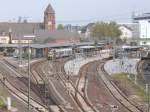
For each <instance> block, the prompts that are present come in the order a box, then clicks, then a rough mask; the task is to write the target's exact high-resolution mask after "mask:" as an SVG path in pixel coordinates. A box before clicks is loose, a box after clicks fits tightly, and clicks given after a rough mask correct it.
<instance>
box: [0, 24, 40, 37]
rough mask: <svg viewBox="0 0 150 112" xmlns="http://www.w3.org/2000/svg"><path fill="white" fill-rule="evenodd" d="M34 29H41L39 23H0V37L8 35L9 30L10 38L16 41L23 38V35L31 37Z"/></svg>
mask: <svg viewBox="0 0 150 112" xmlns="http://www.w3.org/2000/svg"><path fill="white" fill-rule="evenodd" d="M36 29H42V24H41V23H11V22H10V23H8V22H1V23H0V34H1V35H2V34H3V33H5V34H6V35H8V33H9V32H10V30H11V33H12V38H13V39H18V38H20V37H23V35H33V34H34V31H35V30H36Z"/></svg>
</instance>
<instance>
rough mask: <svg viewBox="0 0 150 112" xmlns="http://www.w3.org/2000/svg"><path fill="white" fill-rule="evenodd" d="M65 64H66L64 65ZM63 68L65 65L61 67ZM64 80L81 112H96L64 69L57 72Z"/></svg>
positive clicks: (64, 84)
mask: <svg viewBox="0 0 150 112" xmlns="http://www.w3.org/2000/svg"><path fill="white" fill-rule="evenodd" d="M63 66H64V65H63ZM61 69H62V70H63V67H62V68H61ZM57 75H58V77H59V78H60V80H61V81H62V84H63V86H64V87H65V88H66V90H68V92H69V94H70V97H71V98H72V100H73V101H74V102H75V103H76V105H77V106H78V110H79V111H80V112H96V111H95V109H93V106H91V105H90V103H89V102H88V101H87V100H85V98H84V97H83V96H82V94H81V93H80V91H79V90H78V89H77V88H76V86H75V85H74V84H73V82H72V81H71V80H68V76H67V75H65V73H64V70H63V73H62V74H57Z"/></svg>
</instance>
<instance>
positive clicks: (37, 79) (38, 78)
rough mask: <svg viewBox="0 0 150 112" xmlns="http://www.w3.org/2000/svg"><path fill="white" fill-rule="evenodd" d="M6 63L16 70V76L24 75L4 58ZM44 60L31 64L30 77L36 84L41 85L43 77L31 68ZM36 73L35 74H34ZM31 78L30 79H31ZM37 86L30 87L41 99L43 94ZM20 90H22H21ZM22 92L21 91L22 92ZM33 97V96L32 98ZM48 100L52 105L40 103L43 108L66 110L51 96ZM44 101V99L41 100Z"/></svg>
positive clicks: (60, 111)
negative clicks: (47, 105)
mask: <svg viewBox="0 0 150 112" xmlns="http://www.w3.org/2000/svg"><path fill="white" fill-rule="evenodd" d="M4 61H5V62H6V63H5V64H7V65H8V66H9V67H11V68H12V69H13V70H15V71H16V74H18V75H17V76H16V77H18V76H19V77H24V76H23V75H22V74H19V73H18V71H17V67H15V66H14V65H12V64H10V63H9V62H7V61H6V60H4ZM44 61H45V60H40V61H37V62H35V63H33V64H32V67H31V74H32V77H33V78H32V79H33V80H34V82H35V83H36V85H37V86H38V85H42V84H44V79H43V78H42V77H41V74H39V73H37V72H35V71H34V72H33V71H32V70H33V69H35V68H36V67H38V66H39V65H40V64H41V63H43V62H44ZM35 73H36V74H35ZM33 80H32V81H33ZM24 83H25V84H26V85H27V83H26V82H24ZM38 88H39V87H36V88H34V87H33V88H32V89H34V90H35V91H36V93H37V94H38V96H39V97H41V98H42V99H43V96H41V94H39V93H40V90H39V89H38ZM37 90H38V92H37ZM21 92H22V91H21ZM22 93H23V92H22ZM32 99H33V98H32ZM50 101H51V103H52V104H53V105H52V106H50V107H46V106H45V105H42V106H43V107H44V108H45V109H48V108H49V109H48V110H47V112H49V111H50V112H66V111H65V110H64V109H63V108H62V107H61V106H60V105H57V104H56V102H55V101H54V100H53V99H52V98H50ZM43 102H44V101H43ZM43 112H45V111H43Z"/></svg>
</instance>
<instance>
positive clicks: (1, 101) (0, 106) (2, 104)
mask: <svg viewBox="0 0 150 112" xmlns="http://www.w3.org/2000/svg"><path fill="white" fill-rule="evenodd" d="M4 107H5V103H4V101H3V99H2V98H1V97H0V108H4Z"/></svg>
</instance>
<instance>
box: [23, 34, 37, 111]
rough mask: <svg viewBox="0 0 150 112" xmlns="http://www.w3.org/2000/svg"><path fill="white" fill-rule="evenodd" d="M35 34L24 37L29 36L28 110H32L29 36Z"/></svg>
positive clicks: (27, 36) (32, 36)
mask: <svg viewBox="0 0 150 112" xmlns="http://www.w3.org/2000/svg"><path fill="white" fill-rule="evenodd" d="M34 37H35V35H25V36H24V38H28V112H31V107H30V98H31V97H30V96H31V90H30V88H31V75H30V58H31V57H30V54H31V51H30V39H29V38H34Z"/></svg>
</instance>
